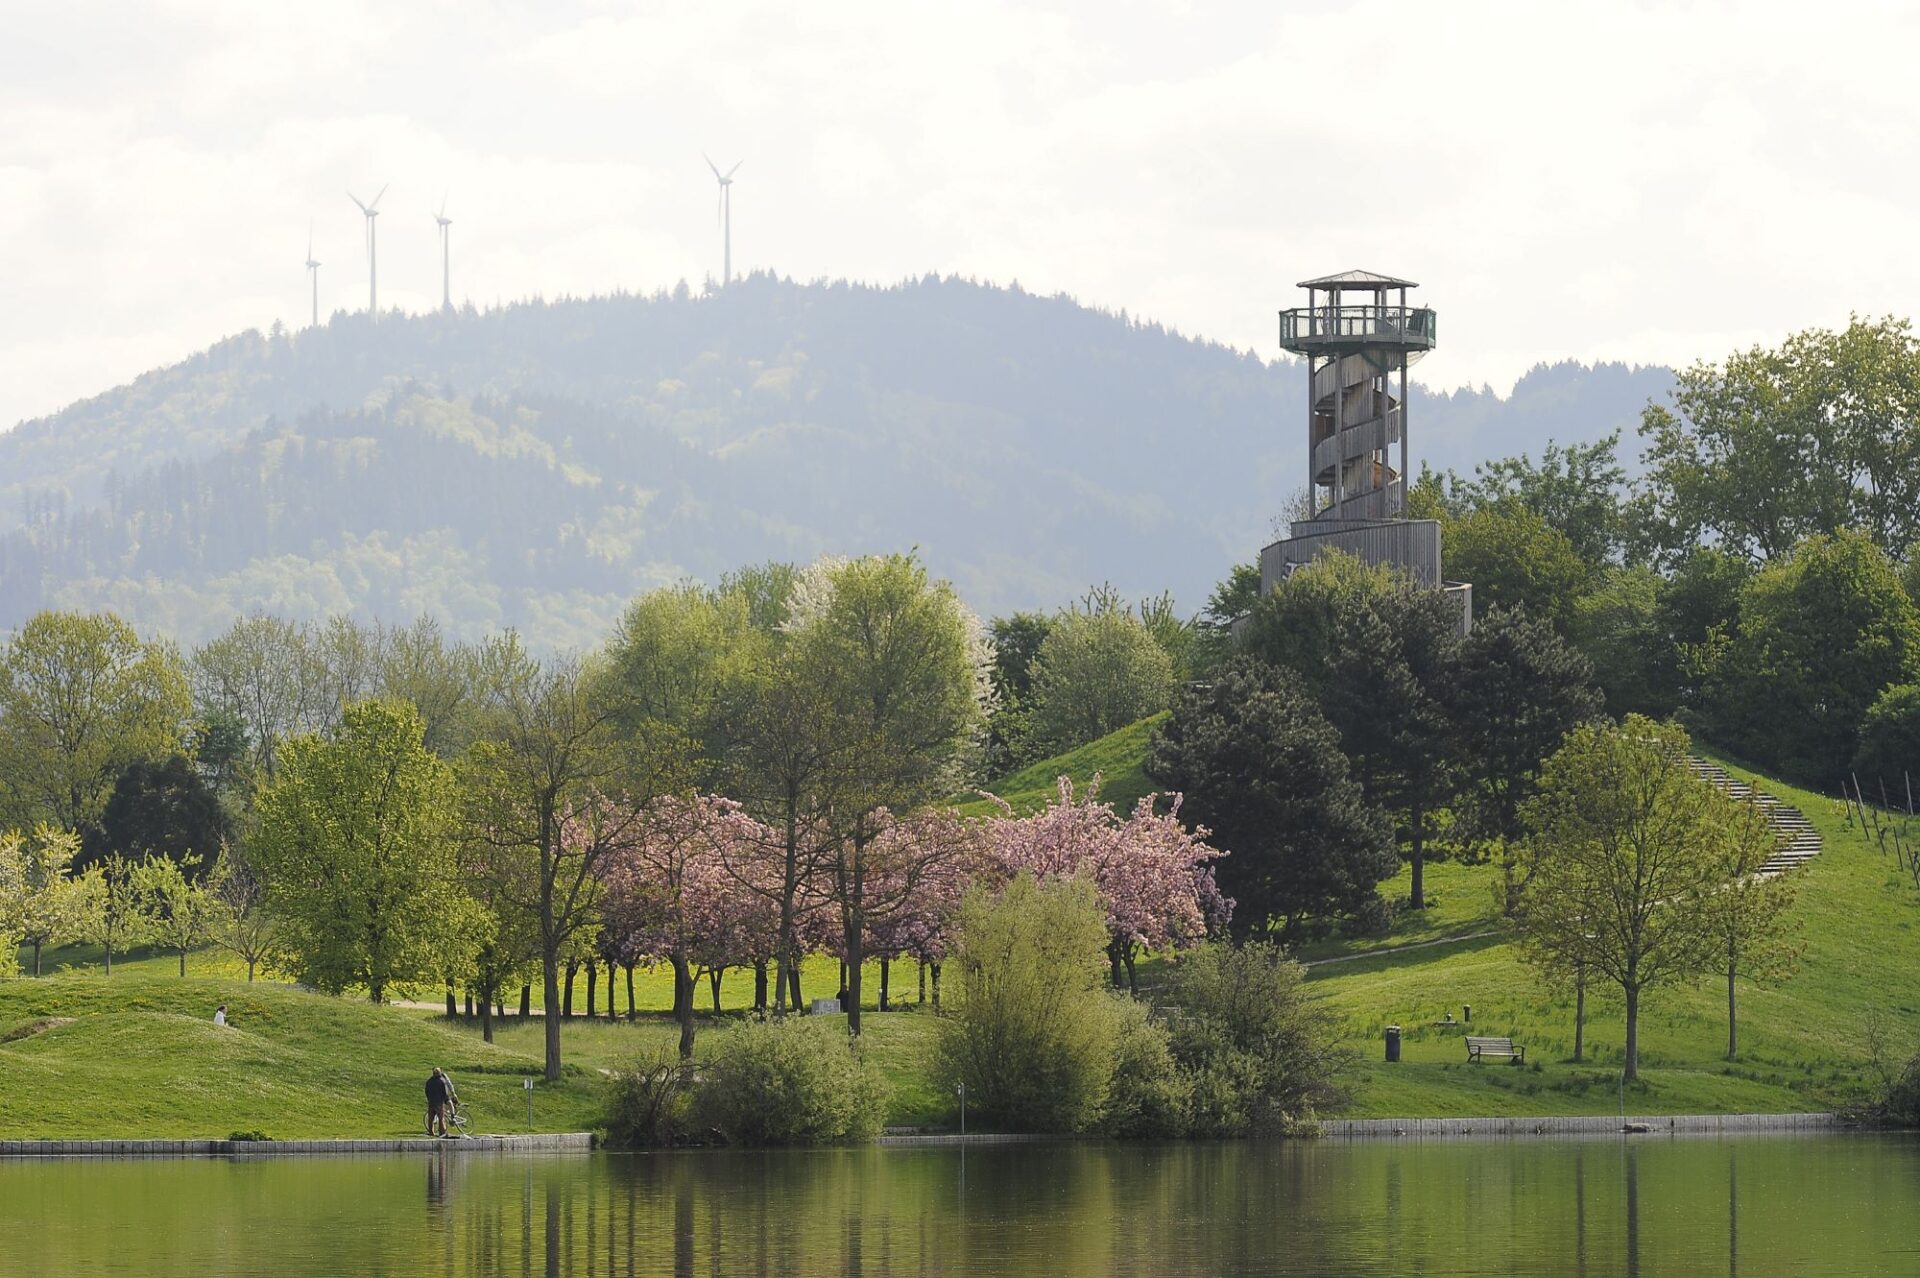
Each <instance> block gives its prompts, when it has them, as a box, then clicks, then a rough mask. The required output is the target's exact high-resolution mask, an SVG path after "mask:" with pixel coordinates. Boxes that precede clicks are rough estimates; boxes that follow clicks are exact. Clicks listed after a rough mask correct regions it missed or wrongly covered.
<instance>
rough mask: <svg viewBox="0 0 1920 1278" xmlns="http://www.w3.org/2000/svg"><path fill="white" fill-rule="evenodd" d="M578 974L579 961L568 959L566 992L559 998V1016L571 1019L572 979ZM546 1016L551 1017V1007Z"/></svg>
mask: <svg viewBox="0 0 1920 1278" xmlns="http://www.w3.org/2000/svg"><path fill="white" fill-rule="evenodd" d="M579 974H580V960H579V959H568V960H567V989H566V992H565V993H564V994H562V995H561V996H560V1015H562V1016H567V1017H571V1016H572V1015H573V978H574V977H576V976H578V975H579ZM547 1015H548V1016H552V1015H553V1008H552V1007H548V1008H547Z"/></svg>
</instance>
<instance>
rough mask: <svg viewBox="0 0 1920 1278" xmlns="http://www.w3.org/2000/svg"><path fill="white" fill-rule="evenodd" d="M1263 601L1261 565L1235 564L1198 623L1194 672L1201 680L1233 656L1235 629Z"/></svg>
mask: <svg viewBox="0 0 1920 1278" xmlns="http://www.w3.org/2000/svg"><path fill="white" fill-rule="evenodd" d="M1259 601H1260V565H1258V564H1235V565H1234V566H1233V571H1232V572H1230V573H1228V574H1227V577H1226V580H1224V581H1222V582H1220V583H1219V584H1218V585H1216V586H1214V588H1213V592H1212V593H1211V594H1209V595H1208V596H1207V605H1206V607H1204V608H1202V609H1201V610H1200V615H1199V617H1197V618H1196V619H1195V620H1194V650H1193V669H1194V673H1195V674H1196V675H1199V676H1204V675H1206V674H1207V673H1208V672H1209V671H1211V670H1213V669H1214V668H1215V667H1217V666H1219V665H1220V664H1221V663H1222V662H1224V661H1226V660H1227V659H1228V658H1229V657H1230V656H1232V655H1233V649H1234V642H1233V626H1234V623H1235V622H1237V621H1239V620H1240V619H1241V618H1243V617H1247V616H1250V615H1252V613H1253V609H1254V605H1255V604H1257V603H1259Z"/></svg>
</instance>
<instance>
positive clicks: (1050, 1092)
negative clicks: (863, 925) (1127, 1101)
mask: <svg viewBox="0 0 1920 1278" xmlns="http://www.w3.org/2000/svg"><path fill="white" fill-rule="evenodd" d="M1103 913H1104V911H1103V910H1102V909H1101V906H1100V903H1099V900H1098V899H1097V897H1096V895H1095V892H1094V886H1093V884H1092V883H1091V882H1090V881H1088V880H1087V879H1085V878H1064V879H1055V880H1053V881H1051V882H1048V883H1040V882H1037V881H1035V879H1034V878H1033V876H1031V875H1029V874H1022V875H1020V876H1019V877H1017V878H1015V879H1014V880H1013V881H1012V882H1011V883H1009V884H1007V886H1006V888H1005V889H1004V890H1003V891H1002V892H1001V893H1000V895H999V896H998V897H997V898H996V897H995V896H993V895H992V894H990V893H988V892H986V891H985V890H983V889H981V888H976V889H975V890H973V891H972V892H970V893H968V894H967V898H966V900H965V902H964V903H963V904H962V905H961V907H960V922H959V928H958V938H957V941H956V943H955V947H954V961H955V962H956V964H957V966H958V969H959V976H960V995H961V997H960V999H959V1006H958V1007H957V1008H955V1009H951V1010H950V1011H949V1013H948V1014H947V1015H945V1016H942V1017H941V1018H940V1024H939V1038H938V1040H937V1046H936V1047H935V1058H934V1059H935V1071H936V1073H937V1074H938V1075H939V1077H940V1078H941V1080H942V1082H943V1083H944V1084H945V1085H946V1087H947V1088H948V1089H952V1088H955V1087H964V1088H965V1089H966V1098H967V1103H968V1104H969V1105H970V1106H972V1107H975V1108H976V1109H977V1111H978V1112H980V1113H981V1114H983V1115H987V1116H990V1117H992V1118H993V1119H995V1120H997V1121H999V1122H1001V1123H1003V1124H1005V1125H1006V1127H1007V1128H1010V1129H1011V1130H1014V1131H1043V1132H1071V1131H1082V1130H1085V1129H1086V1128H1088V1127H1091V1126H1092V1125H1093V1123H1094V1122H1095V1121H1096V1119H1097V1118H1098V1117H1099V1114H1100V1111H1101V1107H1102V1105H1103V1104H1104V1103H1105V1101H1106V1098H1107V1090H1108V1087H1109V1085H1110V1083H1111V1080H1112V1077H1113V1060H1114V1048H1115V1039H1116V1036H1117V1032H1118V1028H1119V1019H1118V1017H1117V1016H1116V1014H1115V1011H1114V1007H1113V1004H1112V1002H1111V1000H1110V998H1109V997H1108V996H1106V995H1105V994H1103V993H1102V991H1101V988H1100V969H1101V951H1102V950H1103V949H1104V948H1105V946H1106V936H1107V928H1106V924H1105V923H1104V921H1103V917H1102V916H1103Z"/></svg>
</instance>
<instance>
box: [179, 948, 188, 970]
mask: <svg viewBox="0 0 1920 1278" xmlns="http://www.w3.org/2000/svg"><path fill="white" fill-rule="evenodd" d="M186 974H187V947H186V946H184V945H183V946H181V947H180V975H182V976H185V975H186Z"/></svg>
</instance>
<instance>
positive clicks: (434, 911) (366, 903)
mask: <svg viewBox="0 0 1920 1278" xmlns="http://www.w3.org/2000/svg"><path fill="white" fill-rule="evenodd" d="M422 732H423V727H422V723H421V720H420V712H419V711H418V710H415V709H414V708H413V707H412V706H410V705H407V704H405V703H402V702H390V701H363V702H357V703H355V704H353V705H350V706H348V707H347V708H346V711H345V712H344V713H343V715H342V716H341V722H340V726H339V727H338V728H337V729H335V730H334V731H333V732H332V733H329V734H328V735H326V736H324V737H322V736H310V737H297V738H295V739H293V740H291V741H288V742H286V743H285V745H284V747H283V749H282V752H281V753H282V757H281V766H280V776H279V779H278V780H277V781H275V782H274V783H273V784H272V785H270V786H268V787H267V788H266V789H265V790H264V791H262V792H261V795H260V829H259V833H258V835H257V836H256V837H255V840H254V845H253V852H254V856H255V858H256V860H257V863H258V865H259V868H260V871H261V873H262V875H263V877H264V878H265V880H266V886H267V903H268V907H269V908H270V909H271V911H272V912H273V914H274V916H275V918H276V919H277V920H278V922H279V928H280V942H281V944H282V946H283V947H284V949H285V951H286V954H287V958H288V961H289V962H290V963H291V964H292V965H293V969H294V970H295V971H296V972H297V973H298V974H299V976H300V978H301V980H303V981H304V982H306V983H307V984H310V985H313V986H315V987H317V988H319V989H322V990H325V991H326V992H328V993H330V994H339V993H342V992H344V991H345V990H346V989H347V988H348V987H349V986H354V985H359V986H364V987H365V988H366V990H367V993H368V996H369V997H370V998H372V1000H373V1001H374V1002H376V1003H378V1002H383V1001H384V1000H385V999H386V996H387V989H388V987H389V986H392V985H403V984H407V983H411V982H417V981H424V980H431V979H433V978H434V977H436V976H437V975H439V974H440V973H442V972H444V971H446V970H447V969H448V968H449V967H452V966H455V965H456V964H455V958H454V956H456V955H458V954H459V953H460V952H461V950H462V949H463V948H464V946H465V945H466V943H467V940H466V929H465V924H466V922H467V914H468V911H467V902H466V899H465V898H464V897H463V896H462V895H461V893H460V890H459V886H460V885H459V863H458V861H457V860H456V858H455V855H454V845H453V842H452V839H451V833H452V831H451V827H450V822H451V818H452V802H453V774H452V772H451V770H450V769H449V768H448V766H447V765H446V764H445V763H443V762H442V761H441V760H440V759H438V758H436V757H435V756H434V755H433V754H432V753H431V752H430V751H428V750H427V748H426V746H425V744H424V743H423V740H422Z"/></svg>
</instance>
